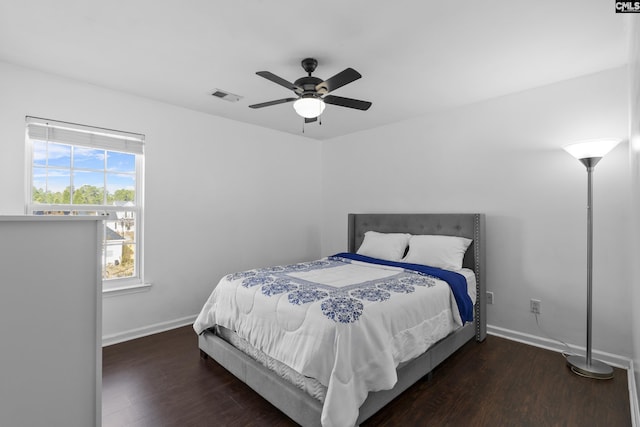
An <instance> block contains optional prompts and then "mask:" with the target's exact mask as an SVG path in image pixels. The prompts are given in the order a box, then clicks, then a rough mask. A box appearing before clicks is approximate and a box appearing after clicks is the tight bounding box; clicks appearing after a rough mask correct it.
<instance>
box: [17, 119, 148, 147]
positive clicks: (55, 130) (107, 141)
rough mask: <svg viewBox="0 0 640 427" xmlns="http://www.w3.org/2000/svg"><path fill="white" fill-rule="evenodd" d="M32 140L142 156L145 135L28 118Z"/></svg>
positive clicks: (29, 134)
mask: <svg viewBox="0 0 640 427" xmlns="http://www.w3.org/2000/svg"><path fill="white" fill-rule="evenodd" d="M26 119H27V133H28V137H29V138H30V139H37V140H40V141H51V142H59V143H63V144H75V145H81V146H83V147H91V148H99V149H103V150H110V151H120V152H123V153H132V154H142V153H143V150H144V135H141V134H138V133H131V132H123V131H118V130H112V129H99V128H98V129H97V128H94V127H87V126H83V125H78V124H74V123H66V122H57V121H54V120H47V119H40V118H37V117H29V116H27V118H26Z"/></svg>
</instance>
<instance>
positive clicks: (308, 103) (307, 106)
mask: <svg viewBox="0 0 640 427" xmlns="http://www.w3.org/2000/svg"><path fill="white" fill-rule="evenodd" d="M324 107H325V105H324V101H323V100H322V99H320V98H315V97H307V98H300V99H298V100H297V101H296V102H294V103H293V108H294V109H295V110H296V113H298V115H300V116H302V117H305V118H307V119H312V118H314V117H318V116H319V115H320V114H322V112H323V111H324Z"/></svg>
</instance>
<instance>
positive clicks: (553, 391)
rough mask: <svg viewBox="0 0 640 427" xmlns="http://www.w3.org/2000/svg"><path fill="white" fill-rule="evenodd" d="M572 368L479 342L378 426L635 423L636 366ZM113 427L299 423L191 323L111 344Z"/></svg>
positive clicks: (106, 397) (519, 347)
mask: <svg viewBox="0 0 640 427" xmlns="http://www.w3.org/2000/svg"><path fill="white" fill-rule="evenodd" d="M614 375H615V376H614V379H613V380H592V379H587V378H582V377H579V376H577V375H575V374H572V373H571V372H570V371H569V370H568V368H567V367H566V366H565V362H564V359H563V357H562V356H561V355H560V354H558V353H554V352H551V351H547V350H543V349H539V348H535V347H531V346H527V345H524V344H520V343H517V342H513V341H509V340H505V339H502V338H498V337H494V336H489V337H488V338H487V340H486V341H485V342H484V343H480V344H479V343H476V342H470V343H468V344H466V345H465V346H464V347H463V348H461V349H460V350H459V351H458V352H457V353H456V354H454V355H453V356H452V357H451V358H449V359H448V360H447V361H445V362H444V363H443V364H442V365H440V366H439V367H438V368H437V369H436V370H435V372H434V375H433V377H432V378H431V379H430V380H427V378H423V379H422V380H420V381H418V382H417V383H416V384H415V385H414V386H413V387H411V388H410V389H408V390H407V391H405V392H404V393H403V394H402V395H401V396H400V397H399V398H397V399H396V400H394V401H393V402H391V403H390V404H389V405H387V406H386V407H385V408H383V409H382V410H381V411H380V412H378V413H377V414H376V415H374V416H373V417H372V418H371V419H369V420H368V421H367V422H366V423H364V424H363V427H373V426H492V427H493V426H616V427H620V426H630V425H631V416H630V409H629V393H628V388H627V372H626V371H624V370H621V369H616V370H615V374H614ZM102 393H103V408H102V413H103V426H104V427H112V426H115V427H127V426H135V427H142V426H149V427H151V426H153V427H162V426H166V427H168V426H180V427H186V426H295V425H296V424H295V423H294V422H293V421H291V420H290V419H289V418H287V417H286V416H285V415H284V414H282V413H281V412H280V411H278V410H277V409H276V408H274V407H273V406H271V405H270V404H269V403H268V402H267V401H265V400H264V399H262V398H261V397H260V396H258V395H257V394H256V393H255V392H253V390H251V389H250V388H249V387H247V386H246V385H244V384H243V383H242V382H240V381H239V380H237V379H236V378H235V377H233V376H232V375H231V374H229V373H228V372H227V371H226V370H225V369H224V368H222V367H220V366H219V365H218V364H217V363H215V362H214V361H212V360H207V361H205V360H202V359H200V356H199V351H198V346H197V337H196V334H195V333H194V332H193V329H191V327H190V326H187V327H183V328H178V329H174V330H172V331H168V332H164V333H161V334H157V335H152V336H149V337H145V338H140V339H137V340H132V341H128V342H125V343H121V344H116V345H112V346H109V347H105V348H104V350H103V391H102Z"/></svg>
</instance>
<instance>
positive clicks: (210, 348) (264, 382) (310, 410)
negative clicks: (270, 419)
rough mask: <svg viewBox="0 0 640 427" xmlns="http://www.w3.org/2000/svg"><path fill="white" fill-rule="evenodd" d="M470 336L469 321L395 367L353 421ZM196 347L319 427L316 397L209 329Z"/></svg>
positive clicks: (361, 419)
mask: <svg viewBox="0 0 640 427" xmlns="http://www.w3.org/2000/svg"><path fill="white" fill-rule="evenodd" d="M474 337H475V328H474V326H473V324H471V323H469V324H467V325H466V326H465V327H463V328H460V329H458V330H456V331H455V332H452V333H451V334H450V335H449V336H447V337H445V338H444V339H442V340H440V341H438V342H437V343H436V344H434V345H433V346H432V347H430V348H429V350H427V351H426V352H425V353H423V354H422V355H420V356H419V357H417V358H415V359H413V360H411V361H410V362H408V363H407V364H405V365H404V366H403V367H402V368H400V369H398V382H397V383H396V385H395V386H394V387H393V388H392V389H390V390H382V391H376V392H371V393H369V396H368V397H367V400H365V401H364V403H363V404H362V406H361V407H360V414H359V416H358V421H357V423H358V424H360V423H362V422H364V421H365V420H366V419H368V418H369V417H371V416H372V415H373V414H375V413H376V412H378V411H379V410H380V409H382V407H384V406H385V405H387V404H388V403H389V402H391V401H392V400H393V399H395V398H396V397H397V396H398V395H400V394H401V393H402V392H403V391H405V390H406V389H408V388H409V387H411V386H412V385H413V384H414V383H415V382H416V381H418V380H420V379H421V378H422V377H424V376H425V375H428V374H430V373H431V372H432V371H433V369H434V368H435V367H436V366H438V365H439V364H440V363H442V362H443V361H444V360H445V359H446V358H447V357H449V356H450V355H451V354H452V353H454V352H455V351H456V350H458V349H459V348H460V347H462V346H463V345H464V344H465V343H467V342H468V341H469V340H471V339H473V338H474ZM198 346H199V347H200V355H201V357H203V358H205V359H206V358H208V357H211V358H212V359H214V360H215V361H216V362H217V363H218V364H220V365H221V366H222V367H224V368H225V369H226V370H228V371H229V372H231V373H232V374H233V375H234V376H236V377H237V378H238V379H240V380H241V381H242V382H244V383H245V384H247V385H248V386H249V387H251V388H252V389H253V390H254V391H255V392H256V393H258V394H259V395H260V396H262V397H263V398H264V399H265V400H267V401H268V402H269V403H271V404H272V405H273V406H275V407H276V408H278V409H280V410H281V411H282V412H283V413H285V414H286V415H287V416H288V417H289V418H291V419H292V420H294V421H295V422H296V423H298V424H300V425H301V426H305V427H316V426H317V427H320V426H321V424H320V416H321V414H322V403H321V402H320V401H319V400H317V399H315V398H313V397H311V396H310V395H308V394H307V393H305V392H304V391H302V390H300V389H299V388H297V387H296V386H295V385H293V384H291V383H290V382H288V381H286V380H284V379H283V378H281V377H280V376H278V375H277V374H275V373H273V371H271V370H269V369H267V368H265V367H264V366H263V365H262V364H260V363H259V362H257V361H255V360H254V359H252V358H251V357H249V356H247V355H246V354H244V353H243V352H241V351H240V350H238V349H237V348H235V347H234V346H232V345H231V344H229V343H228V342H227V341H225V340H224V339H222V338H220V337H219V336H218V335H215V334H214V333H213V331H206V332H204V333H203V334H201V335H200V336H199V338H198Z"/></svg>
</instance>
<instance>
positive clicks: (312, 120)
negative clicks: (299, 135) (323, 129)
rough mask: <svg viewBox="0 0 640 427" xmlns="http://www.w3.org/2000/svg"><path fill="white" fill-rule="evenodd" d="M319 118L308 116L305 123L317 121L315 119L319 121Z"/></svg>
mask: <svg viewBox="0 0 640 427" xmlns="http://www.w3.org/2000/svg"><path fill="white" fill-rule="evenodd" d="M317 120H318V118H317V117H311V118H307V117H305V118H304V122H305V123H313V122H315V121H317Z"/></svg>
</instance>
